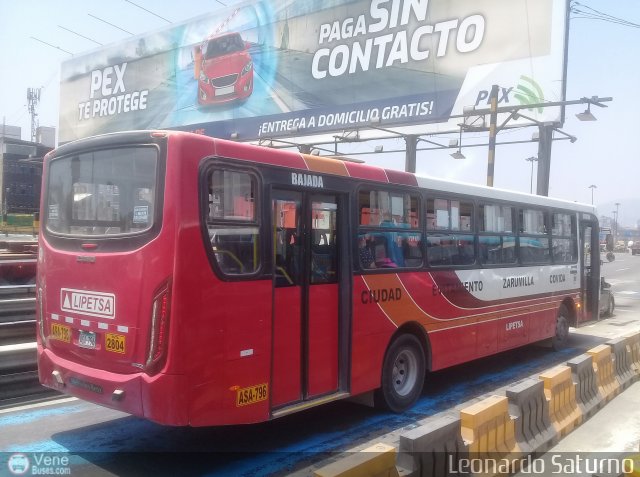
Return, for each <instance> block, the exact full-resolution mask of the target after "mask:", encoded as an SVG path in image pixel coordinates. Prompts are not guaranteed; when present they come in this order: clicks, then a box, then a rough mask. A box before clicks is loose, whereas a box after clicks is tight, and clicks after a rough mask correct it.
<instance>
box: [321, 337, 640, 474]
mask: <svg viewBox="0 0 640 477" xmlns="http://www.w3.org/2000/svg"><path fill="white" fill-rule="evenodd" d="M614 356H615V359H614ZM616 360H618V363H617V364H616ZM630 376H631V377H630ZM638 376H640V333H636V334H634V335H631V336H628V337H626V338H624V339H623V340H613V341H610V342H608V343H607V344H606V345H600V346H596V347H595V348H593V349H590V350H589V351H588V352H587V354H584V355H581V356H578V357H576V358H573V359H571V360H570V361H568V362H567V366H558V367H555V368H552V369H549V370H547V371H545V372H543V373H542V374H540V376H539V378H540V379H535V378H531V379H527V380H525V381H523V382H521V383H518V384H517V385H515V386H512V387H510V388H508V389H507V391H506V394H507V396H506V397H503V396H491V397H488V398H486V399H484V400H482V401H479V402H477V403H475V404H473V405H471V406H469V407H466V408H464V409H462V410H461V411H460V418H457V417H455V416H445V417H443V418H440V419H438V420H435V421H434V422H432V423H429V424H426V425H423V426H420V427H417V428H415V429H412V430H410V431H408V432H406V433H404V434H402V435H401V436H400V449H399V452H398V456H397V464H396V454H395V448H394V447H392V446H386V445H384V444H376V445H375V446H373V447H370V448H368V449H365V450H364V451H361V452H356V453H354V454H350V455H349V456H347V457H345V458H344V459H341V460H338V461H336V462H333V463H331V464H328V465H326V466H324V467H322V468H321V469H319V470H317V471H316V472H315V474H314V475H315V476H317V477H325V476H326V477H330V476H331V477H333V476H335V477H382V476H402V477H439V476H448V475H451V474H454V473H457V469H460V468H462V467H463V466H462V467H461V465H460V463H461V462H462V461H464V460H467V461H468V460H470V459H472V460H473V459H493V460H496V459H497V460H501V461H507V462H509V468H510V469H511V470H512V471H517V470H518V469H517V466H518V464H519V463H522V462H524V461H525V459H526V458H527V456H529V455H533V454H539V453H541V452H545V451H547V450H548V449H549V448H550V447H551V446H552V445H554V444H555V443H556V442H557V440H559V439H560V438H562V437H564V436H566V435H567V434H568V433H569V432H571V431H572V430H573V429H574V428H575V427H577V426H579V425H580V424H581V423H582V422H583V421H584V419H586V418H588V417H591V416H592V415H593V414H594V413H595V412H597V411H598V410H599V409H600V408H601V407H602V406H604V404H606V402H608V401H609V400H611V399H612V398H613V397H614V396H615V395H616V394H618V393H619V392H620V390H621V388H622V386H624V385H621V384H620V383H619V379H622V381H621V382H627V381H628V380H630V381H631V382H633V381H635V380H636V379H637V378H638ZM467 474H468V475H473V476H474V477H479V476H478V475H477V474H472V473H471V474H469V473H468V472H467ZM481 475H482V476H483V477H485V476H487V475H493V474H486V473H484V474H481ZM496 475H498V474H496ZM633 475H636V474H633ZM638 475H640V474H638Z"/></svg>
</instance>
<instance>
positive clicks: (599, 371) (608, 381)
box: [587, 345, 620, 402]
mask: <svg viewBox="0 0 640 477" xmlns="http://www.w3.org/2000/svg"><path fill="white" fill-rule="evenodd" d="M587 354H589V355H591V357H592V358H593V370H594V371H595V373H596V382H597V383H598V390H599V391H600V394H602V397H603V399H604V401H605V402H609V401H611V399H613V398H614V397H615V396H617V394H618V393H619V392H620V384H619V383H618V381H617V380H616V377H615V375H614V373H613V358H612V355H611V348H610V347H609V346H607V345H599V346H596V347H595V348H591V349H590V350H588V351H587Z"/></svg>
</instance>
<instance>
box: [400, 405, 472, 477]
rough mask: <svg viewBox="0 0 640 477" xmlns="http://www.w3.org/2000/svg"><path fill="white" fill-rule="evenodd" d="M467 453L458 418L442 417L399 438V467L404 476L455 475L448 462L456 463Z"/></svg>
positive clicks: (433, 476) (465, 456)
mask: <svg viewBox="0 0 640 477" xmlns="http://www.w3.org/2000/svg"><path fill="white" fill-rule="evenodd" d="M468 454H469V447H468V446H467V445H465V443H464V441H463V440H462V435H461V433H460V418H457V417H453V416H445V417H442V418H440V419H438V420H436V421H434V422H433V423H432V424H427V425H424V426H420V427H416V428H415V429H412V430H410V431H408V432H406V433H404V434H402V435H401V436H400V450H399V452H398V467H400V468H401V469H402V475H403V476H407V477H414V476H415V477H417V476H420V477H441V476H442V477H444V476H448V475H452V474H453V473H454V470H455V469H452V468H451V462H459V460H460V459H465V458H467V457H468Z"/></svg>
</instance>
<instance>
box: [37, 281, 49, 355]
mask: <svg viewBox="0 0 640 477" xmlns="http://www.w3.org/2000/svg"><path fill="white" fill-rule="evenodd" d="M42 297H43V294H42V288H38V296H37V297H36V299H37V302H38V308H37V313H36V320H37V322H38V331H39V332H40V339H41V341H42V347H43V348H46V341H47V337H46V336H45V332H44V305H43V303H42Z"/></svg>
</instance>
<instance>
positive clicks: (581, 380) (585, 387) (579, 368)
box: [567, 354, 605, 419]
mask: <svg viewBox="0 0 640 477" xmlns="http://www.w3.org/2000/svg"><path fill="white" fill-rule="evenodd" d="M567 366H569V367H570V368H571V376H572V378H573V382H574V383H575V384H576V401H578V406H579V407H580V410H581V411H582V416H583V418H584V419H589V418H590V417H591V416H593V415H594V414H595V413H596V412H598V410H600V408H601V407H602V406H603V405H604V403H605V401H604V399H603V397H602V396H601V395H600V392H599V391H598V383H597V380H596V373H595V371H594V370H593V358H591V356H590V355H588V354H581V355H580V356H576V357H575V358H573V359H571V360H569V361H567Z"/></svg>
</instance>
